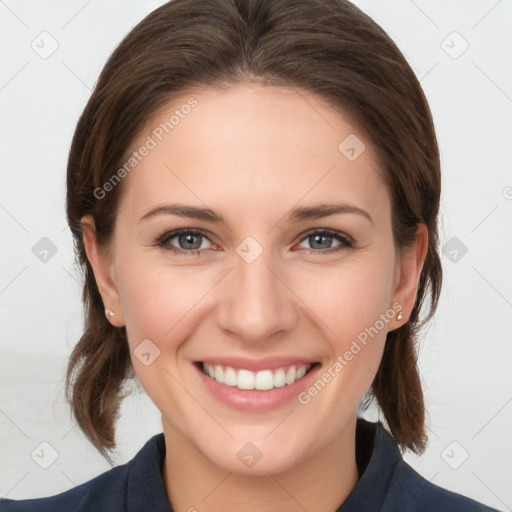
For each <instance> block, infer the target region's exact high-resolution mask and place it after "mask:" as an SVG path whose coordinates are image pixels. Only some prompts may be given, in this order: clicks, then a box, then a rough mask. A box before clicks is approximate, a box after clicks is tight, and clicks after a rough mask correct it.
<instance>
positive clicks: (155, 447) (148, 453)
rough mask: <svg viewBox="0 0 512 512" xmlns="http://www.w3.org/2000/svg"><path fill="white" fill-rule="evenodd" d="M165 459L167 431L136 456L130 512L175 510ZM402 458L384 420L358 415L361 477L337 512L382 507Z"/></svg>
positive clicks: (130, 483)
mask: <svg viewBox="0 0 512 512" xmlns="http://www.w3.org/2000/svg"><path fill="white" fill-rule="evenodd" d="M164 459H165V438H164V434H163V433H160V434H157V435H155V436H153V437H152V438H151V439H149V440H148V441H147V442H146V444H145V445H144V446H143V447H142V448H141V450H140V451H139V452H138V453H137V454H136V455H135V457H134V458H133V459H132V461H131V463H130V466H131V468H130V471H129V474H128V479H127V489H126V499H127V500H126V506H127V509H126V510H127V511H128V512H139V511H140V510H146V509H147V508H148V507H149V508H151V510H152V511H153V512H173V511H172V509H171V506H170V504H169V501H168V499H167V493H166V490H165V485H164V482H163V478H162V467H163V462H164ZM401 460H402V457H401V455H400V452H399V450H398V447H397V446H396V443H395V441H394V440H393V438H392V437H391V436H390V434H389V433H388V432H387V431H386V430H385V429H384V427H383V426H382V424H381V423H380V422H378V423H373V422H370V421H367V420H365V419H362V418H358V419H357V424H356V462H357V467H358V470H359V475H360V478H359V480H358V482H357V484H356V486H355V487H354V489H352V491H351V493H350V494H349V495H348V497H347V498H346V500H345V501H344V502H343V504H342V505H341V506H340V507H339V508H338V509H337V510H336V512H360V511H361V510H366V511H373V510H379V509H380V507H381V506H382V503H383V502H384V499H385V497H386V493H387V490H388V488H389V485H390V482H391V479H392V476H393V472H394V470H395V468H396V466H397V464H398V463H399V462H400V461H401Z"/></svg>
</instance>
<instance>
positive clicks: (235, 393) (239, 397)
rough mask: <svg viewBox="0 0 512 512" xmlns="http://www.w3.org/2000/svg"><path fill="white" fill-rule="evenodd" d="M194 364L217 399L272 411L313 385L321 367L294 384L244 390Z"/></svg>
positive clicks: (256, 410)
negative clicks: (225, 382) (223, 381)
mask: <svg viewBox="0 0 512 512" xmlns="http://www.w3.org/2000/svg"><path fill="white" fill-rule="evenodd" d="M193 366H194V368H195V369H196V370H197V372H198V373H199V377H200V378H201V381H202V382H203V383H204V385H205V386H206V389H207V390H208V391H209V392H210V393H211V394H212V395H213V396H214V397H215V398H216V399H217V400H219V401H221V402H223V403H224V404H226V405H229V406H230V407H232V408H234V409H240V410H243V411H254V412H264V411H271V410H273V409H277V408H278V407H281V406H282V405H284V404H286V403H287V402H290V401H291V400H293V399H294V398H296V397H297V395H298V394H299V393H301V392H302V391H304V390H305V389H306V388H307V387H308V386H310V385H311V382H313V381H314V379H315V376H316V374H317V372H318V370H319V369H320V365H319V364H317V365H315V366H314V367H313V368H312V369H311V370H310V371H309V373H307V374H306V375H304V377H302V379H299V380H297V381H295V382H294V383H293V384H285V385H284V386H282V387H280V388H273V389H269V390H268V391H260V390H257V389H253V390H243V389H238V388H237V387H234V386H226V385H225V384H221V383H220V382H217V381H216V380H215V379H212V378H211V377H209V376H208V375H206V374H205V373H203V372H202V370H201V368H199V365H198V364H193Z"/></svg>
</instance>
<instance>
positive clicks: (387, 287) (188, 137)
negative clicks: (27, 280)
mask: <svg viewBox="0 0 512 512" xmlns="http://www.w3.org/2000/svg"><path fill="white" fill-rule="evenodd" d="M439 197H440V164H439V152H438V147H437V142H436V136H435V132H434V127H433V122H432V118H431V114H430V110H429V108H428V105H427V102H426V100H425V97H424V95H423V92H422V90H421V87H420V85H419V83H418V81H417V79H416V78H415V75H414V73H413V72H412V70H411V68H410V67H409V65H408V64H407V63H406V61H405V59H404V57H403V56H402V54H401V53H400V51H399V50H398V49H397V47H396V46H395V44H394V43H393V42H392V41H391V40H390V38H389V37H388V36H387V35H386V34H385V33H384V32H383V31H382V29H380V28H379V27H378V26H377V25H376V24H375V23H374V22H373V21H372V20H371V19H369V18H368V17H367V16H366V15H364V14H363V13H362V12H361V11H360V10H359V9H357V8H356V7H355V6H353V5H352V4H350V3H349V2H348V1H345V0H300V1H299V0H280V1H278V2H276V1H271V0H244V1H241V0H215V1H211V0H208V1H206V0H174V1H173V2H170V3H167V4H165V5H163V6H162V7H160V8H159V9H157V10H155V11H154V12H153V13H151V14H150V15H149V16H148V17H147V18H145V19H144V20H143V21H142V22H141V23H139V25H137V26H136V27H135V28H134V29H133V30H132V31H131V32H130V33H129V34H128V35H127V37H126V38H125V39H124V40H123V42H122V43H121V44H120V45H119V47H118V48H117V49H116V51H115V52H114V53H113V55H112V56H111V58H110V59H109V61H108V62H107V64H106V66H105V68H104V69H103V71H102V73H101V76H100V78H99V81H98V83H97V85H96V87H95V90H94V92H93V94H92V97H91V99H90V101H89V103H88V105H87V106H86V108H85V110H84V113H83V115H82V117H81V119H80V121H79V123H78V126H77V129H76V132H75V136H74V139H73V143H72V147H71V151H70V156H69V163H68V177H67V213H68V220H69V224H70V227H71V230H72V232H73V235H74V237H75V242H76V249H77V253H78V256H79V259H80V263H81V264H82V265H83V268H84V271H85V286H84V299H85V305H86V312H87V316H86V325H85V332H84V334H83V336H82V338H81V339H80V341H79V342H78V344H77V345H76V347H75V349H74V351H73V354H72V356H71V358H70V362H69V367H68V376H67V377H68V378H67V386H68V391H69V396H70V401H71V404H72V407H73V411H74V414H75V417H76V419H77V421H78V423H79V425H80V427H81V428H82V430H83V431H84V432H85V434H86V435H87V436H88V438H89V439H90V441H91V442H92V443H93V445H94V446H95V447H96V448H98V450H100V452H102V453H103V455H105V456H106V457H107V458H108V456H109V452H111V450H113V449H114V448H115V423H116V418H117V414H118V411H119V405H120V403H121V400H122V395H123V383H124V382H125V379H127V378H129V377H132V376H134V375H135V376H136V378H137V379H138V380H139V381H140V383H141V384H142V386H143V387H144V389H145V391H146V392H147V393H148V395H149V396H150V398H151V399H152V401H153V402H154V403H155V405H156V406H157V407H158V409H159V410H160V411H161V413H162V424H163V433H162V434H160V435H157V436H155V437H153V438H152V439H150V440H149V441H148V442H147V443H146V445H145V446H144V447H143V448H142V449H141V451H140V452H139V453H138V454H137V455H136V457H135V458H134V459H133V460H132V461H131V462H129V463H128V464H126V465H123V466H119V467H116V468H113V469H112V470H110V471H108V472H106V473H104V474H103V475H100V476H99V477H97V478H95V479H93V480H91V481H89V482H87V483H85V484H83V485H80V486H78V487H75V488H74V489H71V490H70V491H67V492H65V493H62V494H59V495H57V496H54V497H50V498H42V499H37V500H25V501H12V500H4V501H2V502H0V510H2V511H6V512H7V511H15V510H37V511H46V510H52V511H59V510H66V511H70V510H73V511H85V510H95V511H103V510H105V511H106V510H109V511H113V510H130V511H132V510H133V511H135V510H154V511H160V510H161V511H167V512H169V511H170V510H173V511H175V512H182V511H189V512H190V511H195V510H197V511H201V512H202V511H235V510H236V511H239V510H243V511H253V510H254V511H255V510H258V511H260V510H265V511H274V510H276V511H277V510H279V511H283V510H286V511H295V510H297V511H298V510H308V511H315V512H331V511H340V512H348V511H352V510H357V511H361V510H364V511H373V510H375V511H376V510H381V511H396V510H404V511H413V510H414V511H423V510H425V511H426V510H429V511H430V510H439V511H441V510H447V511H448V510H454V511H455V510H457V511H458V512H459V511H473V510H474V511H476V510H492V509H490V508H488V507H485V506H484V505H482V504H479V503H477V502H475V501H473V500H471V499H469V498H466V497H463V496H461V495H459V494H455V493H453V492H450V491H448V490H445V489H442V488H440V487H438V486H436V485H434V484H431V483H430V482H428V481H427V480H425V479H423V478H422V477H421V476H420V475H419V474H418V473H416V472H415V471H414V470H413V469H412V468H411V467H410V466H408V465H407V464H406V463H405V462H404V461H403V460H402V458H401V455H400V451H399V450H400V449H401V450H405V449H409V450H411V451H413V452H415V453H421V452H422V451H423V450H424V448H425V446H426V441H427V439H426V433H425V425H424V422H425V409H424V402H423V395H422V390H421V385H420V379H419V376H418V372H417V366H416V354H415V341H416V335H417V333H418V329H419V327H420V326H421V325H422V324H423V323H424V322H426V321H427V320H428V319H429V318H430V317H431V316H432V314H433V313H434V311H435V308H436V305H437V301H438V297H439V293H440V287H441V265H440V259H439V255H438V250H437V215H438V208H439ZM425 303H426V304H425ZM424 304H425V305H426V309H427V310H426V311H425V312H423V314H422V315H420V313H421V307H422V305H424ZM367 393H368V395H367ZM366 396H369V397H374V398H375V399H376V400H377V402H378V405H379V407H380V409H381V410H382V413H383V416H384V422H385V424H386V425H384V424H383V423H381V422H378V423H372V422H369V421H366V420H363V419H360V418H358V417H357V412H358V408H359V406H360V405H361V401H362V400H363V403H362V405H363V407H364V406H365V405H367V401H364V399H365V397H366Z"/></svg>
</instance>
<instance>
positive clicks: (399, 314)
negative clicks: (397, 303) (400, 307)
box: [396, 311, 404, 320]
mask: <svg viewBox="0 0 512 512" xmlns="http://www.w3.org/2000/svg"><path fill="white" fill-rule="evenodd" d="M403 317H404V314H403V313H402V312H401V311H399V312H398V315H397V316H396V319H397V320H402V318H403Z"/></svg>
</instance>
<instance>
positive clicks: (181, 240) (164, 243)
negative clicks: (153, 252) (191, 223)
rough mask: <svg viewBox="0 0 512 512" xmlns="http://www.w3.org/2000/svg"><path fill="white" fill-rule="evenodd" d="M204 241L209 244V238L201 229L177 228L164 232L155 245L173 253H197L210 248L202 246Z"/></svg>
mask: <svg viewBox="0 0 512 512" xmlns="http://www.w3.org/2000/svg"><path fill="white" fill-rule="evenodd" d="M205 241H208V242H209V243H210V244H211V240H210V239H209V238H208V236H207V235H206V234H205V233H204V232H203V231H201V230H192V229H179V230H177V231H171V232H170V233H165V234H164V235H163V236H161V237H160V238H159V239H158V240H157V245H158V246H159V247H163V248H164V249H166V250H168V251H172V252H173V253H175V254H187V255H197V254H201V252H202V251H205V250H208V249H211V247H204V245H203V244H204V242H205Z"/></svg>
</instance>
